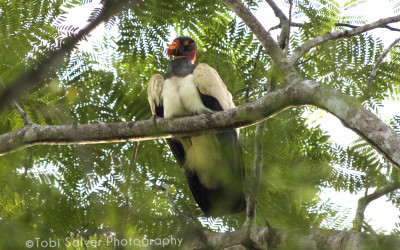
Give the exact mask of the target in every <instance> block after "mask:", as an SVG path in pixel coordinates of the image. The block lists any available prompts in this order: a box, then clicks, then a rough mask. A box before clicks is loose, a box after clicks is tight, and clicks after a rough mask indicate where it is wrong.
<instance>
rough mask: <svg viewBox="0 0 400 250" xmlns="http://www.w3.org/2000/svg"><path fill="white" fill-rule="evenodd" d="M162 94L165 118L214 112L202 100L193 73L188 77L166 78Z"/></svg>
mask: <svg viewBox="0 0 400 250" xmlns="http://www.w3.org/2000/svg"><path fill="white" fill-rule="evenodd" d="M161 95H162V99H163V100H164V102H163V105H164V117H165V118H173V117H180V116H188V115H194V114H204V113H207V112H212V111H211V110H209V109H208V108H206V107H205V106H204V104H203V102H202V101H201V97H200V93H199V91H198V89H197V87H196V86H195V84H194V82H193V75H192V74H190V75H188V76H186V77H179V76H173V77H171V78H169V79H167V80H165V82H164V88H163V91H162V94H161Z"/></svg>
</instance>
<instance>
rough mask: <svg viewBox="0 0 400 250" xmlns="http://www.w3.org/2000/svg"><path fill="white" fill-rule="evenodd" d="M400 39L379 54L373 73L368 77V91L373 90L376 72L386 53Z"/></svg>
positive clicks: (398, 39) (399, 39)
mask: <svg viewBox="0 0 400 250" xmlns="http://www.w3.org/2000/svg"><path fill="white" fill-rule="evenodd" d="M399 41H400V38H397V39H396V40H394V42H392V43H391V44H390V45H389V47H387V48H386V49H385V50H384V51H383V52H382V54H381V55H380V56H379V58H378V61H376V63H375V66H374V68H373V69H372V71H371V75H370V76H369V77H368V82H367V91H368V93H369V92H370V90H371V86H372V83H373V81H374V78H375V75H376V72H378V69H379V66H380V65H381V64H382V62H383V59H384V58H385V57H386V55H387V54H388V53H389V51H390V50H391V49H392V48H393V47H394V46H395V45H396V44H397V43H398V42H399Z"/></svg>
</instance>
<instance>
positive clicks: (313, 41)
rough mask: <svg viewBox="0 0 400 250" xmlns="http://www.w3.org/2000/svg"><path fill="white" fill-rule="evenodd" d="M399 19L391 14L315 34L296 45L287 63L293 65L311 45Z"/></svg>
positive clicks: (353, 34)
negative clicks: (353, 25) (333, 30)
mask: <svg viewBox="0 0 400 250" xmlns="http://www.w3.org/2000/svg"><path fill="white" fill-rule="evenodd" d="M398 21H400V15H397V16H393V17H388V18H383V19H380V20H378V21H376V22H373V23H370V24H366V25H364V26H360V27H357V28H354V29H351V30H345V31H341V32H334V33H330V32H328V33H325V34H323V35H320V36H317V37H315V38H313V39H311V40H308V41H307V42H305V43H303V44H302V45H301V46H299V47H297V48H296V49H295V50H294V51H293V54H292V56H291V57H290V59H289V64H290V65H294V64H295V63H296V62H297V60H299V58H300V57H302V56H303V55H304V54H305V53H307V52H308V51H309V50H310V49H312V48H313V47H315V46H317V45H319V44H321V43H324V42H326V41H329V40H337V39H341V38H344V37H352V36H356V35H359V34H361V33H364V32H367V31H369V30H372V29H375V28H380V27H382V26H385V25H387V24H389V23H394V22H398Z"/></svg>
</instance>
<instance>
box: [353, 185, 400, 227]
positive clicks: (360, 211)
mask: <svg viewBox="0 0 400 250" xmlns="http://www.w3.org/2000/svg"><path fill="white" fill-rule="evenodd" d="M399 188H400V182H392V183H390V184H388V185H386V186H384V187H382V188H380V189H377V190H375V192H373V193H372V194H369V195H366V196H363V197H361V198H360V199H359V200H358V206H357V210H356V217H355V218H354V221H353V230H355V231H357V232H361V228H362V226H363V221H364V212H365V209H366V208H367V206H368V204H369V203H371V202H372V201H374V200H376V199H378V198H380V197H382V196H384V195H386V194H388V193H391V192H393V191H395V190H396V189H399Z"/></svg>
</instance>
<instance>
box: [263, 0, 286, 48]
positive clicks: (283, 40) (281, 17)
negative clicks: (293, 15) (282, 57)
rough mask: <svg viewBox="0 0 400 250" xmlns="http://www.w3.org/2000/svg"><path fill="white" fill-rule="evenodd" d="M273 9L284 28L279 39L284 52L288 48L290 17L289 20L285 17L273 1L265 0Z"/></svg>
mask: <svg viewBox="0 0 400 250" xmlns="http://www.w3.org/2000/svg"><path fill="white" fill-rule="evenodd" d="M265 1H266V2H267V3H268V5H269V6H270V7H271V9H272V10H273V11H274V13H275V16H276V17H278V18H279V21H280V23H279V26H280V27H281V28H282V30H281V34H280V36H279V39H278V44H279V47H280V48H281V49H282V50H283V49H285V48H286V47H287V41H288V37H289V33H290V21H289V19H290V17H289V19H288V18H287V17H286V16H285V14H284V13H283V12H282V10H281V9H280V8H279V7H278V5H276V4H275V2H274V1H273V0H265Z"/></svg>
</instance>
